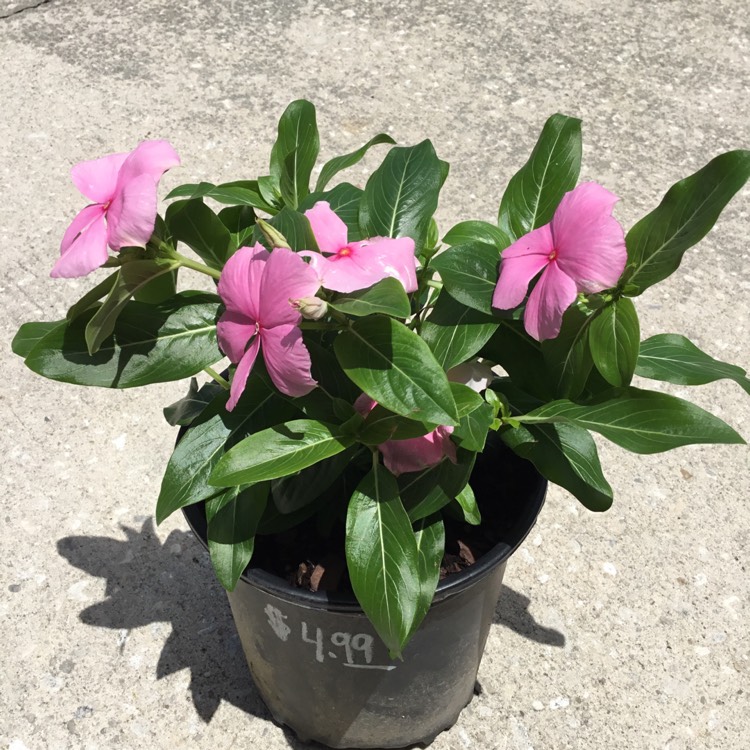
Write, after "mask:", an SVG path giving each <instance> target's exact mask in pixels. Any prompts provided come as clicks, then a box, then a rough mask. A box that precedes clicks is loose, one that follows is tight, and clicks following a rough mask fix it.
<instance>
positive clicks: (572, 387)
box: [541, 306, 594, 399]
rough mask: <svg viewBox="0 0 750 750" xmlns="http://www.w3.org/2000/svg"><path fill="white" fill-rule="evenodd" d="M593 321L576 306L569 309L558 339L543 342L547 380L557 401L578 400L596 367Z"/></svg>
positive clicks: (591, 317) (564, 316)
mask: <svg viewBox="0 0 750 750" xmlns="http://www.w3.org/2000/svg"><path fill="white" fill-rule="evenodd" d="M593 318H594V316H593V315H587V314H586V313H584V312H582V311H581V310H579V309H578V308H577V307H575V306H573V307H569V308H568V309H567V310H566V312H565V314H564V315H563V321H562V326H561V328H560V333H559V334H558V335H557V337H556V338H554V339H546V340H545V341H542V343H541V351H542V356H543V357H544V362H545V369H546V371H547V372H546V378H547V380H548V382H549V384H550V387H551V389H552V393H553V394H554V395H555V396H556V397H557V398H570V399H575V398H578V396H580V394H581V393H582V391H583V389H584V387H585V385H586V381H587V380H588V377H589V373H590V372H591V368H592V367H593V366H594V360H593V358H592V356H591V349H590V347H589V329H590V326H591V322H592V320H593Z"/></svg>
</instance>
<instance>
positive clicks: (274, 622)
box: [263, 604, 292, 641]
mask: <svg viewBox="0 0 750 750" xmlns="http://www.w3.org/2000/svg"><path fill="white" fill-rule="evenodd" d="M263 611H264V612H265V613H266V616H267V617H268V624H269V625H270V626H271V630H273V632H274V633H276V635H277V636H279V638H281V640H282V641H285V640H286V639H287V638H289V633H291V632H292V629H291V628H290V627H289V626H288V625H287V624H286V623H285V622H284V620H286V615H283V614H281V610H278V609H276V607H272V606H271V605H270V604H266V608H265V609H264V610H263Z"/></svg>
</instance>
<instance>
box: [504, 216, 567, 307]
mask: <svg viewBox="0 0 750 750" xmlns="http://www.w3.org/2000/svg"><path fill="white" fill-rule="evenodd" d="M553 250H554V246H553V244H552V233H551V232H550V228H549V224H545V225H544V226H543V227H539V228H538V229H534V230H532V231H531V232H529V233H528V234H525V235H524V236H523V237H521V238H520V239H518V240H516V241H515V242H514V243H513V244H512V245H511V246H510V247H508V248H506V249H505V250H503V255H502V258H501V259H500V278H499V279H498V280H497V286H496V287H495V292H494V294H493V295H492V306H493V307H496V308H498V309H499V310H512V309H513V308H514V307H518V305H520V304H521V303H522V302H523V300H524V297H526V292H527V291H528V289H529V282H530V281H531V280H532V279H533V278H534V277H535V276H536V275H537V274H538V273H539V271H541V270H542V269H543V268H544V267H545V266H546V265H547V264H548V263H549V255H550V253H551V252H552V251H553Z"/></svg>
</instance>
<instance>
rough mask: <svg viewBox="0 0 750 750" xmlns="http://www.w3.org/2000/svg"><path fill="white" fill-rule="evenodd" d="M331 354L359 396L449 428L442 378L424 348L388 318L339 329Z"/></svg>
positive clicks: (450, 413)
mask: <svg viewBox="0 0 750 750" xmlns="http://www.w3.org/2000/svg"><path fill="white" fill-rule="evenodd" d="M334 351H335V353H336V357H337V358H338V360H339V363H340V364H341V367H342V368H343V370H344V372H345V373H346V374H347V375H348V376H349V378H351V380H352V381H353V382H354V383H356V384H357V385H358V386H359V387H360V388H361V389H362V390H363V391H364V392H365V393H367V394H368V395H369V396H370V397H371V398H373V399H375V401H377V402H378V403H379V404H382V405H383V406H384V407H385V408H386V409H390V410H391V411H393V412H395V413H396V414H400V415H401V416H404V417H409V418H410V419H416V420H418V421H420V422H432V423H435V424H444V425H455V424H456V423H457V421H458V415H457V413H456V403H455V401H454V400H453V394H452V393H451V389H450V385H449V384H448V379H447V378H446V377H445V372H443V368H442V367H441V366H440V364H439V363H438V362H437V360H436V359H435V357H434V356H433V355H432V352H431V351H430V348H429V346H427V344H426V343H425V342H424V341H423V340H422V339H421V338H419V336H417V334H416V333H414V331H410V330H409V329H408V328H407V327H406V326H405V325H404V324H403V323H399V322H398V321H396V320H394V319H393V318H388V317H383V316H371V317H367V318H360V319H359V320H357V321H355V322H354V323H353V324H352V326H351V327H349V328H348V329H346V330H345V331H342V332H341V334H339V336H338V337H337V338H336V341H335V342H334Z"/></svg>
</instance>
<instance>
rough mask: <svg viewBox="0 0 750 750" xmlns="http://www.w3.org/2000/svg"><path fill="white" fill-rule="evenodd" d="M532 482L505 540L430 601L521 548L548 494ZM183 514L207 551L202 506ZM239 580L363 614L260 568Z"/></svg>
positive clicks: (334, 596)
mask: <svg viewBox="0 0 750 750" xmlns="http://www.w3.org/2000/svg"><path fill="white" fill-rule="evenodd" d="M534 479H535V482H534V485H533V487H531V488H530V491H529V493H528V498H527V502H525V503H524V505H523V508H522V510H521V512H520V513H519V518H518V520H517V522H516V523H515V525H514V526H513V528H512V529H511V530H510V531H509V532H508V533H507V535H506V538H505V539H504V540H502V541H500V542H498V543H497V544H496V545H495V546H494V547H492V549H490V550H489V551H488V552H486V553H485V554H484V555H482V556H481V557H480V558H479V559H478V560H477V561H476V562H475V563H474V564H473V565H470V566H469V567H468V568H465V569H464V570H462V571H461V572H460V573H454V574H452V575H449V576H447V577H446V578H444V579H443V580H442V581H440V582H439V583H438V586H437V589H436V591H435V596H434V597H433V602H438V601H442V600H444V599H448V598H449V597H451V596H453V595H455V594H457V593H459V592H461V591H464V590H465V589H467V588H469V587H471V586H473V585H475V584H476V583H478V582H479V581H481V580H482V579H483V578H485V576H487V575H488V574H489V572H490V571H491V570H492V569H494V568H495V567H497V566H498V565H503V564H505V562H506V561H507V560H508V558H509V557H510V556H511V555H512V554H513V553H514V552H515V551H516V550H517V549H518V548H519V547H520V546H521V544H522V543H523V541H524V539H526V537H527V536H528V534H529V532H530V531H531V529H532V528H534V525H535V523H536V519H537V517H538V515H539V513H540V511H541V509H542V506H543V505H544V499H545V495H546V493H547V480H546V479H545V478H544V477H543V476H542V475H541V474H539V473H538V472H536V470H535V471H534ZM182 513H183V515H184V517H185V520H186V521H187V523H188V526H190V529H191V530H192V532H193V533H194V534H195V536H196V537H197V538H198V540H199V541H200V543H201V544H202V545H203V547H204V548H205V549H206V550H207V551H208V541H207V538H206V515H205V509H204V503H203V502H198V503H195V504H193V505H188V506H186V507H184V508H182ZM251 564H252V563H251ZM240 578H241V580H243V581H244V582H245V583H248V584H250V585H252V586H256V587H257V588H259V589H261V590H262V591H265V592H266V593H267V594H271V595H273V596H275V597H277V598H279V599H282V600H285V601H290V602H294V603H295V604H297V605H299V606H303V607H308V608H310V609H326V610H329V611H330V610H336V611H345V612H362V607H361V606H360V605H359V602H358V601H357V600H356V598H355V597H354V595H353V594H342V593H336V592H327V591H310V590H309V589H304V588H296V587H294V586H291V585H290V584H289V582H288V581H287V580H285V579H284V578H281V577H280V576H276V575H274V574H272V573H268V572H267V571H265V570H263V569H262V568H253V567H248V568H245V570H244V571H243V573H242V575H241V576H240Z"/></svg>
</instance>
